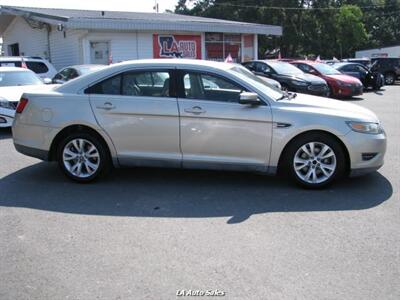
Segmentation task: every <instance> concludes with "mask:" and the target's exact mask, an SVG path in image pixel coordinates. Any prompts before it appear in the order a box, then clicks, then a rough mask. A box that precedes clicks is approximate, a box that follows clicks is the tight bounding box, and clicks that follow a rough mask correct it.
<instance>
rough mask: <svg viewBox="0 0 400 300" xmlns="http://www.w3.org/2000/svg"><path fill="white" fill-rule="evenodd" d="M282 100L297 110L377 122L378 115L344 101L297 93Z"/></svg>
mask: <svg viewBox="0 0 400 300" xmlns="http://www.w3.org/2000/svg"><path fill="white" fill-rule="evenodd" d="M283 101H284V102H285V103H286V104H287V108H289V109H290V108H293V109H295V110H298V111H303V112H310V113H320V114H324V115H332V116H338V117H344V118H347V119H348V120H349V121H352V120H354V121H365V122H379V119H378V117H377V116H376V115H375V114H374V113H373V112H372V111H370V110H369V109H367V108H364V107H361V106H359V105H356V104H353V103H348V102H345V101H340V100H333V99H330V98H324V97H317V96H311V95H306V94H297V96H296V97H295V98H293V99H290V100H283ZM279 102H280V101H279Z"/></svg>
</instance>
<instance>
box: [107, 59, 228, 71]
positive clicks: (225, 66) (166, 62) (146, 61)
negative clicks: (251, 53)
mask: <svg viewBox="0 0 400 300" xmlns="http://www.w3.org/2000/svg"><path fill="white" fill-rule="evenodd" d="M132 64H134V65H149V64H150V65H151V64H158V65H171V64H174V65H192V66H193V65H197V66H208V67H214V68H219V69H225V70H226V69H229V68H230V67H231V66H232V65H233V64H232V63H225V62H218V61H211V60H200V59H185V58H171V59H165V58H155V59H139V60H127V61H123V62H120V63H116V64H112V65H110V66H117V65H120V66H123V65H132Z"/></svg>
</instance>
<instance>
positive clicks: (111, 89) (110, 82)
mask: <svg viewBox="0 0 400 300" xmlns="http://www.w3.org/2000/svg"><path fill="white" fill-rule="evenodd" d="M121 77H122V76H121V75H117V76H114V77H111V78H108V79H106V80H103V81H102V82H99V83H97V84H95V85H93V86H91V87H90V88H87V89H86V90H85V93H86V94H101V95H121Z"/></svg>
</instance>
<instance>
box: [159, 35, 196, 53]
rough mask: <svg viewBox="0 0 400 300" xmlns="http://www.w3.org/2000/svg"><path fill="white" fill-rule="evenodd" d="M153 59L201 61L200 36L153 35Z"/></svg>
mask: <svg viewBox="0 0 400 300" xmlns="http://www.w3.org/2000/svg"><path fill="white" fill-rule="evenodd" d="M153 55H154V58H176V57H179V58H196V59H201V36H199V35H176V34H165V35H164V34H163V35H158V34H153Z"/></svg>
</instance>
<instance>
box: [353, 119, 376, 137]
mask: <svg viewBox="0 0 400 300" xmlns="http://www.w3.org/2000/svg"><path fill="white" fill-rule="evenodd" d="M346 123H347V125H348V126H349V127H350V128H351V130H353V131H356V132H361V133H369V134H380V133H382V132H383V128H382V126H381V125H380V124H379V123H373V122H353V121H349V122H346Z"/></svg>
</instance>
